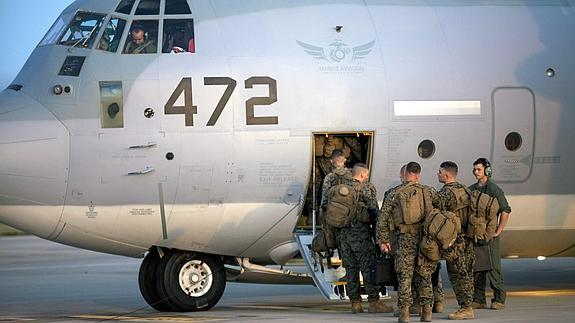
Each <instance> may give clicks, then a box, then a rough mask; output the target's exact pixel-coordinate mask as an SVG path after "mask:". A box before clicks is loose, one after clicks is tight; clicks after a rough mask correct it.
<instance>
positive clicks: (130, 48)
mask: <svg viewBox="0 0 575 323" xmlns="http://www.w3.org/2000/svg"><path fill="white" fill-rule="evenodd" d="M156 51H157V45H156V40H155V39H154V38H153V37H151V36H148V34H147V33H146V30H145V29H144V26H142V25H140V24H133V25H132V28H130V36H129V41H128V42H126V47H125V48H124V53H126V54H151V53H156Z"/></svg>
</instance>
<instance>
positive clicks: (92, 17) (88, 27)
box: [58, 12, 104, 48]
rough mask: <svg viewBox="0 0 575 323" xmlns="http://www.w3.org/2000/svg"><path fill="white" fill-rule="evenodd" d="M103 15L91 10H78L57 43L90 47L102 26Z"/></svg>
mask: <svg viewBox="0 0 575 323" xmlns="http://www.w3.org/2000/svg"><path fill="white" fill-rule="evenodd" d="M103 20H104V15H102V14H99V13H91V12H78V13H77V14H76V16H75V17H74V19H72V21H71V22H70V24H69V25H68V28H67V29H66V32H65V33H64V35H63V36H62V38H60V41H59V42H58V44H60V45H65V46H73V47H82V48H90V47H92V44H94V40H95V39H96V35H97V34H98V31H99V30H100V27H101V26H102V21H103Z"/></svg>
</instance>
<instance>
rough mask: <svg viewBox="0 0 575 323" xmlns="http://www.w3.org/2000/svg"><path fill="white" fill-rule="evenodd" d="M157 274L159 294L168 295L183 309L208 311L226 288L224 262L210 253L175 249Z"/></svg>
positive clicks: (176, 305) (174, 306)
mask: <svg viewBox="0 0 575 323" xmlns="http://www.w3.org/2000/svg"><path fill="white" fill-rule="evenodd" d="M164 260H165V261H164ZM160 270H161V271H162V272H161V273H160ZM156 274H157V275H156V277H158V278H159V279H158V281H157V282H156V287H157V288H158V290H159V294H160V295H165V297H167V298H168V300H167V302H168V303H169V305H170V306H171V307H172V308H173V309H174V310H176V311H180V312H196V311H207V310H209V309H210V308H212V307H213V306H214V305H216V303H217V302H218V301H219V300H220V298H221V297H222V294H223V293H224V289H225V287H226V272H225V269H224V265H223V263H222V261H221V260H220V258H219V257H217V256H212V255H207V254H201V253H192V252H173V253H171V254H170V255H169V257H164V259H162V261H161V263H160V265H159V266H158V272H157V273H156Z"/></svg>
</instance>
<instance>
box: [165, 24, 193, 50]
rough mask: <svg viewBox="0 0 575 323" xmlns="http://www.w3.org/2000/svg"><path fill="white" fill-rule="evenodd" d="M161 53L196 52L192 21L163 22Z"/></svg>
mask: <svg viewBox="0 0 575 323" xmlns="http://www.w3.org/2000/svg"><path fill="white" fill-rule="evenodd" d="M163 40H164V41H163V44H162V53H184V52H190V53H195V52H196V45H195V42H194V21H193V20H192V19H166V20H164V38H163Z"/></svg>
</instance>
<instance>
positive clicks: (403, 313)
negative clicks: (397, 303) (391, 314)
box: [397, 305, 409, 323]
mask: <svg viewBox="0 0 575 323" xmlns="http://www.w3.org/2000/svg"><path fill="white" fill-rule="evenodd" d="M397 321H398V322H399V323H409V306H405V305H404V306H402V307H401V309H400V310H399V319H398V320H397Z"/></svg>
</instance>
